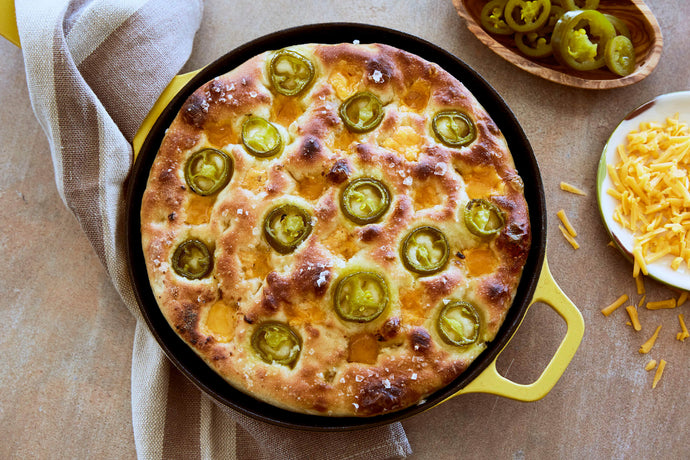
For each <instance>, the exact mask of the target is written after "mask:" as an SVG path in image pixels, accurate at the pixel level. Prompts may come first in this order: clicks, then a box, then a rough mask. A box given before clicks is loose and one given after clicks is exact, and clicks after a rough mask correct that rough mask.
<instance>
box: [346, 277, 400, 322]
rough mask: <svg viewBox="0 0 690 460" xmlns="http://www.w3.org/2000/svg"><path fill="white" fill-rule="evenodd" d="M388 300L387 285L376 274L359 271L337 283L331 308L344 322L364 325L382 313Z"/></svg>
mask: <svg viewBox="0 0 690 460" xmlns="http://www.w3.org/2000/svg"><path fill="white" fill-rule="evenodd" d="M388 298H389V293H388V285H387V284H386V281H385V280H384V279H383V277H382V276H381V275H379V274H378V273H374V272H366V271H361V272H355V273H351V274H349V275H347V276H345V277H344V278H342V279H341V280H340V281H338V284H337V286H336V288H335V295H334V296H333V303H334V305H333V306H334V308H335V311H336V313H337V314H338V315H339V316H340V317H341V318H342V319H344V320H345V321H354V322H357V323H366V322H369V321H373V320H375V319H376V318H378V317H379V316H380V315H381V313H383V311H384V310H385V309H386V306H387V305H388Z"/></svg>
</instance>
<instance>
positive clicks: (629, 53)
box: [604, 35, 635, 77]
mask: <svg viewBox="0 0 690 460" xmlns="http://www.w3.org/2000/svg"><path fill="white" fill-rule="evenodd" d="M604 58H605V60H606V67H608V69H609V70H610V71H611V72H613V73H615V74H616V75H620V76H621V77H625V76H626V75H630V74H631V73H633V72H634V71H635V48H634V47H633V44H632V42H631V41H630V39H629V38H628V37H626V36H625V35H617V36H615V37H613V38H612V39H611V40H609V42H608V43H607V44H606V54H605V56H604Z"/></svg>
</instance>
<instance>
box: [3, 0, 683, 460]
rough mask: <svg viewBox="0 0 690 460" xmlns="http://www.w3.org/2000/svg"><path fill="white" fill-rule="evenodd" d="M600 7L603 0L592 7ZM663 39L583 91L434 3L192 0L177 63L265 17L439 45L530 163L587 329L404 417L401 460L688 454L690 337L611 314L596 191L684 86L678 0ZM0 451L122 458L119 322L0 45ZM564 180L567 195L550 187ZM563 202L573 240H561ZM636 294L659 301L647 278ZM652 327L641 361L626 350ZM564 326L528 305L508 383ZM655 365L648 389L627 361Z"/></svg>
mask: <svg viewBox="0 0 690 460" xmlns="http://www.w3.org/2000/svg"><path fill="white" fill-rule="evenodd" d="M605 1H606V0H602V2H605ZM648 4H649V6H650V7H651V9H652V11H653V12H654V13H655V14H656V16H657V18H658V20H659V23H660V25H661V28H662V31H663V34H664V38H665V43H664V51H663V55H662V58H661V61H660V63H659V65H658V67H657V69H656V70H655V71H654V73H653V74H652V75H651V76H649V77H648V78H646V79H645V80H643V81H642V82H640V83H637V84H635V85H633V86H629V87H626V88H622V89H616V90H608V91H586V90H579V89H573V88H568V87H565V86H559V85H556V84H553V83H549V82H546V81H544V80H541V79H538V78H536V77H534V76H532V75H530V74H527V73H525V72H523V71H521V70H518V69H516V68H514V67H512V66H511V65H510V64H508V63H507V62H505V61H503V60H502V59H501V58H499V57H498V56H496V55H494V54H493V53H491V52H490V51H489V50H488V49H487V48H485V47H484V45H482V44H481V43H480V42H479V41H478V40H477V39H476V38H475V37H474V36H473V35H471V34H470V33H469V32H468V30H467V29H466V27H465V24H464V22H463V21H462V20H461V19H460V18H459V17H458V16H457V14H456V12H455V10H454V8H453V6H452V4H451V1H450V0H424V1H412V0H408V1H403V0H385V1H374V2H366V1H360V0H350V1H342V0H328V1H323V0H322V1H319V0H313V1H305V2H295V1H284V0H280V1H272V2H271V1H266V0H252V1H244V0H242V1H239V0H237V1H233V2H229V1H223V0H207V1H206V7H205V13H204V21H203V26H202V29H201V30H200V31H199V33H198V35H197V38H196V42H195V46H194V49H193V53H192V57H191V59H190V61H189V63H188V64H187V66H186V67H185V69H186V70H191V69H195V68H198V67H200V66H203V65H205V64H207V63H208V62H210V61H212V60H214V59H215V58H217V57H219V56H220V55H222V54H223V53H224V52H226V51H228V50H231V49H233V48H234V47H236V46H238V45H240V44H242V43H244V42H245V41H248V40H250V39H253V38H256V37H259V36H261V35H264V34H266V33H269V32H272V31H275V30H277V29H281V28H287V27H291V26H295V25H300V24H307V23H316V22H327V21H354V22H364V23H372V24H378V25H383V26H387V27H391V28H395V29H398V30H402V31H404V32H408V33H412V34H415V35H418V36H420V37H422V38H424V39H426V40H429V41H431V42H433V43H435V44H437V45H439V46H441V47H443V48H445V49H447V50H448V51H450V52H452V53H453V54H455V55H456V56H458V57H459V58H461V59H463V60H464V61H465V62H466V63H467V64H469V65H470V66H471V67H473V68H474V69H475V70H477V71H478V72H479V73H480V74H481V75H482V76H484V77H485V78H486V79H487V80H488V81H489V83H490V84H491V85H493V86H494V87H495V88H496V89H497V90H498V92H499V93H500V94H501V95H502V96H503V97H504V98H505V101H506V102H507V103H508V105H509V106H510V107H511V108H512V110H513V111H514V113H515V115H516V116H517V118H518V120H519V121H520V123H521V124H522V126H523V128H524V130H525V132H526V133H527V136H528V138H529V139H530V141H531V143H532V146H533V148H534V151H535V154H536V156H537V158H538V161H539V165H540V169H541V174H542V178H543V182H544V188H545V191H546V196H547V208H548V240H549V245H548V259H549V261H550V265H551V269H552V272H553V274H554V277H555V278H556V280H557V281H558V283H559V284H560V286H561V287H562V288H563V290H564V291H565V292H566V293H567V294H568V295H569V296H570V298H571V299H572V300H573V301H574V302H575V303H576V304H577V305H578V306H579V308H580V310H581V311H582V314H583V316H584V319H585V323H586V327H587V329H586V333H585V337H584V340H583V342H582V345H581V347H580V349H579V351H578V353H577V354H576V356H575V358H574V360H573V361H572V363H571V365H570V367H569V368H568V369H567V370H566V372H565V374H564V375H563V377H562V378H561V380H560V381H559V382H558V384H557V385H556V386H555V387H554V389H553V390H552V391H551V392H550V393H549V394H548V395H547V396H546V397H545V398H544V399H542V400H541V401H538V402H532V403H522V402H516V401H512V400H509V399H504V398H501V397H497V396H492V395H481V394H479V395H465V396H462V397H458V398H456V399H454V400H451V401H449V402H446V403H444V404H443V405H441V406H439V407H436V408H434V409H432V410H430V411H427V412H425V413H423V414H420V415H418V416H415V417H413V418H411V419H408V420H406V421H405V422H404V426H405V428H406V431H407V433H408V436H409V439H410V443H411V445H412V449H413V450H414V455H413V456H412V458H414V459H443V458H447V459H453V458H460V457H466V458H516V459H521V458H554V457H557V458H575V457H580V458H628V457H637V458H683V457H685V458H687V457H686V456H687V453H688V444H687V442H688V433H690V424H689V423H688V420H689V417H688V411H687V409H688V404H689V403H690V396H688V391H687V382H688V378H689V377H690V370H689V369H690V366H689V365H688V364H689V363H690V349H688V347H690V341H687V342H686V343H680V342H678V341H676V340H675V334H676V332H677V331H679V330H680V328H679V325H678V320H677V314H678V313H680V312H684V313H685V314H686V316H687V317H688V319H690V314H688V313H690V306H688V305H690V302H689V303H688V304H686V305H684V306H683V307H681V308H680V309H677V310H675V311H657V312H649V311H645V310H644V309H643V310H641V315H642V322H643V325H644V329H643V331H642V332H639V333H635V332H634V331H632V329H631V328H629V327H627V326H625V321H626V315H625V312H624V311H623V310H622V309H621V310H619V311H617V312H616V313H615V314H614V315H612V316H611V317H609V318H605V317H604V316H603V315H602V314H601V313H600V312H599V310H600V309H601V308H602V307H604V306H605V305H607V304H609V303H610V302H612V301H613V300H615V299H616V298H617V297H618V296H619V295H620V294H621V293H628V294H629V295H630V296H631V298H632V300H633V301H637V300H638V299H639V296H638V295H637V294H636V292H635V288H634V282H633V279H632V278H631V265H630V264H629V263H628V262H627V261H626V260H625V259H624V258H623V257H622V256H621V255H619V254H618V253H617V252H616V251H615V250H613V249H612V248H610V247H607V243H608V237H607V234H606V232H605V230H604V228H603V226H602V224H601V221H600V219H599V214H598V208H597V204H596V198H595V174H596V168H597V162H598V160H599V155H600V152H601V150H602V147H603V145H604V143H605V141H606V139H607V137H608V135H609V134H610V133H611V131H612V130H613V129H614V128H615V127H616V125H617V124H618V122H619V121H620V120H621V119H622V118H623V116H625V114H626V113H627V112H628V111H630V110H632V109H633V108H635V107H637V106H638V105H640V104H641V103H643V102H645V101H647V100H649V99H651V98H653V97H655V96H657V95H659V94H662V93H667V92H672V91H678V90H688V89H690V70H689V68H690V67H689V62H690V34H689V33H688V32H690V27H689V26H688V17H690V4H688V3H687V2H676V1H672V0H649V2H648ZM0 62H2V64H0V82H1V83H0V107H2V109H1V110H0V140H1V142H0V171H2V173H0V197H1V201H2V203H3V206H1V207H0V247H1V248H2V259H3V261H2V265H3V270H0V299H1V300H0V324H2V326H3V332H2V334H0V347H1V348H0V349H1V350H2V352H1V353H0V369H2V370H1V371H0V457H1V458H8V457H9V458H23V457H27V456H28V457H42V458H58V457H61V458H86V457H101V458H131V457H133V456H134V455H135V450H134V442H133V437H132V425H131V408H130V387H129V384H130V363H131V361H130V359H131V346H132V338H133V330H134V321H133V319H132V318H131V317H130V315H129V313H128V312H127V310H126V309H125V308H124V306H123V305H122V303H121V301H120V299H119V297H118V295H117V293H116V292H115V290H114V288H113V287H112V285H111V283H110V281H109V279H108V278H107V276H106V274H105V272H104V270H103V268H102V266H101V265H100V263H99V261H98V259H97V257H96V256H95V255H94V253H93V252H92V250H91V248H90V246H89V243H88V241H87V240H86V238H85V237H84V235H83V234H82V233H81V231H80V229H79V226H78V224H77V222H76V220H75V219H74V217H72V215H71V214H70V213H69V212H68V210H67V209H66V208H65V207H64V205H63V203H62V202H61V200H60V197H59V195H58V193H57V190H56V187H55V185H54V182H53V169H52V163H51V160H50V154H49V149H48V143H47V141H46V139H45V137H44V135H43V132H42V130H41V127H40V126H39V125H38V123H37V122H36V120H35V118H34V116H33V113H32V111H31V106H30V102H29V97H28V93H27V88H26V81H25V77H24V70H23V64H22V57H21V52H20V50H19V49H17V48H15V47H13V46H12V45H10V44H9V43H8V42H5V41H2V40H0ZM561 181H567V182H569V183H572V184H575V185H577V186H580V187H581V188H583V189H585V190H586V191H587V192H588V194H587V196H585V197H579V196H575V195H572V194H568V193H566V192H562V191H560V189H559V183H560V182H561ZM559 209H565V210H566V212H567V214H568V216H569V217H570V219H571V221H572V222H573V225H574V226H575V227H576V228H577V230H578V232H579V235H578V238H577V239H578V241H579V242H580V245H581V248H580V249H579V250H577V251H575V250H573V249H572V248H571V247H570V246H569V245H568V243H566V242H565V240H564V239H563V238H562V237H561V235H560V232H559V230H558V219H557V218H556V212H557V211H558V210H559ZM647 289H648V299H650V300H659V299H663V298H667V297H669V296H670V295H671V294H673V291H671V290H670V289H669V288H667V287H664V286H662V285H660V284H657V283H655V282H652V281H648V282H647ZM657 324H663V326H664V327H663V329H662V333H661V336H660V338H659V340H658V342H657V345H656V347H655V348H654V350H653V351H652V353H650V355H640V354H639V353H638V352H637V350H638V348H639V346H640V344H641V343H643V342H644V341H645V340H646V339H647V338H648V337H649V336H650V335H651V333H652V332H653V330H654V327H655V326H656V325H657ZM564 330H565V327H564V324H563V322H562V321H561V319H560V317H559V316H558V315H557V314H556V313H554V312H553V311H552V310H551V309H549V308H548V307H545V306H542V305H536V306H535V307H534V308H532V309H531V310H530V311H529V312H528V314H527V316H526V319H525V321H524V323H523V325H522V327H521V328H520V330H519V331H518V333H517V336H516V337H515V339H514V340H513V341H512V342H511V344H510V345H509V346H508V348H507V349H506V351H505V352H504V353H503V354H502V355H501V357H500V358H499V360H498V363H499V369H500V370H501V371H502V372H503V374H504V375H506V376H507V377H509V378H511V379H514V380H515V381H518V382H522V383H527V382H530V381H532V380H534V379H535V378H536V377H537V376H538V375H539V374H540V372H541V370H542V369H543V368H544V365H545V364H546V363H547V362H548V360H549V359H550V357H551V355H552V354H553V352H554V350H555V349H556V346H557V344H558V343H559V342H560V340H561V338H562V336H563V333H564ZM650 358H655V359H657V360H659V359H661V358H663V359H665V360H666V361H667V362H668V365H667V368H666V372H665V374H664V377H663V379H662V381H661V383H660V384H659V386H658V387H657V388H656V389H655V390H652V388H651V383H652V376H653V373H648V372H645V371H644V369H643V367H644V365H645V363H646V362H647V361H648V360H649V359H650Z"/></svg>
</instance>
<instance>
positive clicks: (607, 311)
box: [601, 294, 628, 316]
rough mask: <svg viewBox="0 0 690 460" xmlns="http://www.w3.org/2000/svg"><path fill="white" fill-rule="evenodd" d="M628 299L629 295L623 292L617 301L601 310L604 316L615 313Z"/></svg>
mask: <svg viewBox="0 0 690 460" xmlns="http://www.w3.org/2000/svg"><path fill="white" fill-rule="evenodd" d="M627 301H628V295H627V294H623V295H622V296H620V297H619V298H618V299H616V301H615V302H613V303H612V304H611V305H609V306H608V307H606V308H603V309H602V310H601V312H602V313H603V314H604V316H609V315H610V314H611V313H613V312H614V311H615V310H616V309H617V308H618V307H620V306H621V305H623V304H624V303H625V302H627Z"/></svg>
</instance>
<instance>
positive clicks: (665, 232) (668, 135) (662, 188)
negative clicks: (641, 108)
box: [607, 115, 690, 276]
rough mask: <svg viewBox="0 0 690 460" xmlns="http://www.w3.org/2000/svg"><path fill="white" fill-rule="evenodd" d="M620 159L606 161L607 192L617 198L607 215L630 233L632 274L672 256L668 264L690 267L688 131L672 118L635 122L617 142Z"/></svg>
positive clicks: (689, 138)
mask: <svg viewBox="0 0 690 460" xmlns="http://www.w3.org/2000/svg"><path fill="white" fill-rule="evenodd" d="M617 153H618V156H619V159H620V161H619V162H618V164H617V165H615V166H614V165H611V164H610V165H608V173H609V177H610V179H611V182H612V183H613V185H614V188H613V189H610V190H608V191H607V193H608V194H609V195H611V196H613V197H614V198H616V199H617V200H618V201H619V202H620V203H619V204H618V206H617V207H616V209H615V211H614V214H613V218H614V220H615V221H616V222H618V223H620V224H621V225H622V226H623V227H625V228H627V229H629V230H630V231H632V232H633V235H634V240H633V251H632V252H633V258H634V261H635V265H634V270H636V273H635V276H637V273H639V271H641V272H642V273H644V274H645V275H646V274H647V264H649V263H651V262H654V261H656V260H659V259H660V258H662V257H664V256H666V255H672V256H674V257H673V259H672V262H671V267H672V268H673V269H675V270H677V269H678V268H679V267H680V264H681V263H683V262H685V264H686V265H688V266H690V248H689V247H687V241H688V238H689V237H690V233H689V232H690V191H689V190H690V178H688V173H689V172H690V131H688V126H687V124H685V123H682V122H680V121H679V120H678V115H676V116H675V117H672V118H667V119H666V123H665V124H663V125H662V124H659V123H641V124H640V127H639V130H638V131H632V132H630V133H629V134H628V136H627V143H626V145H620V146H618V149H617Z"/></svg>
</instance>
